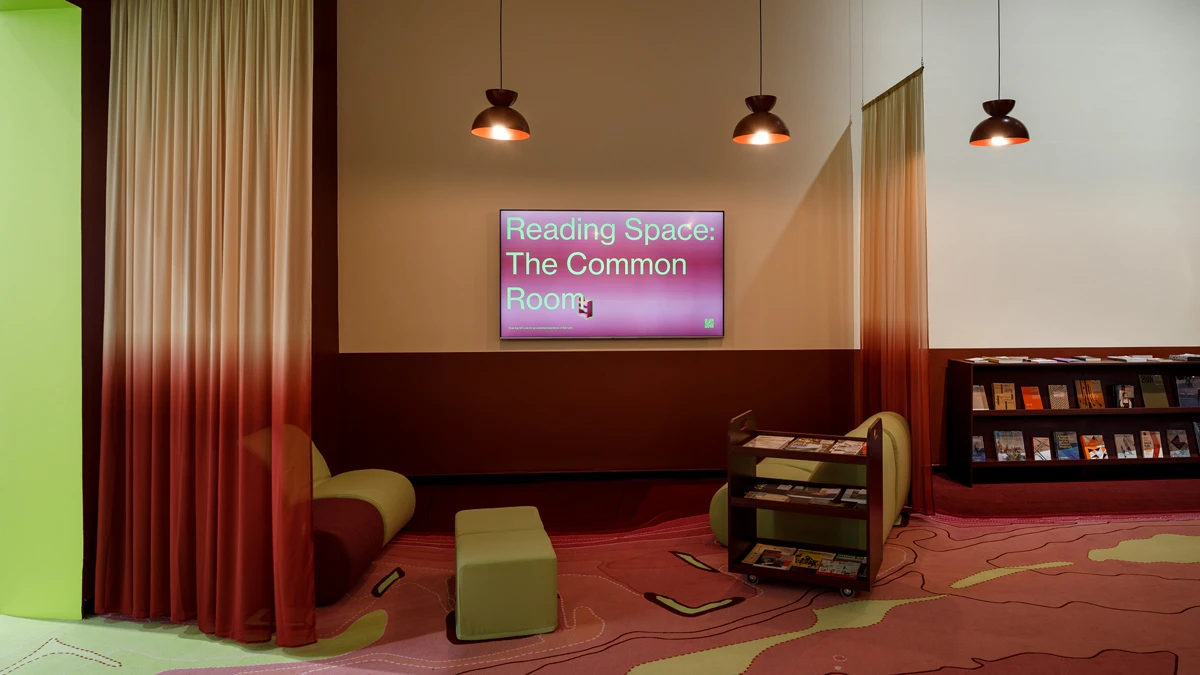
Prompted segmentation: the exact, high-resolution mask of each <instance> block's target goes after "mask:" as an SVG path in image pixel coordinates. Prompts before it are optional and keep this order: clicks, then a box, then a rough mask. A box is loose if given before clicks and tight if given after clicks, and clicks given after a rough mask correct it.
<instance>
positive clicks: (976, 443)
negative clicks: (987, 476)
mask: <svg viewBox="0 0 1200 675" xmlns="http://www.w3.org/2000/svg"><path fill="white" fill-rule="evenodd" d="M971 461H972V462H986V461H987V449H986V448H984V447H983V436H972V437H971Z"/></svg>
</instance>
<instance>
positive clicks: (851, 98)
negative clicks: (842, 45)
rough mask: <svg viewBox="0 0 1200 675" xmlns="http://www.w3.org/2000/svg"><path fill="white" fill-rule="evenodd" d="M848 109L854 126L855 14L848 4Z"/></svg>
mask: <svg viewBox="0 0 1200 675" xmlns="http://www.w3.org/2000/svg"><path fill="white" fill-rule="evenodd" d="M846 107H847V108H849V109H850V124H854V12H853V8H852V7H851V6H850V3H849V2H847V3H846Z"/></svg>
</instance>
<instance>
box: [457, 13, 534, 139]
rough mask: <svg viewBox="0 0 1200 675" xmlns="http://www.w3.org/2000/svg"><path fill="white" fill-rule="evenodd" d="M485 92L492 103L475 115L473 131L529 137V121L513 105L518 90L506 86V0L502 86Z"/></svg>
mask: <svg viewBox="0 0 1200 675" xmlns="http://www.w3.org/2000/svg"><path fill="white" fill-rule="evenodd" d="M484 94H485V95H486V96H487V100H488V103H491V104H492V105H491V107H489V108H487V109H485V110H484V111H483V112H481V113H479V114H478V115H476V116H475V121H474V122H472V123H471V133H473V134H475V135H476V136H479V137H480V138H490V139H492V140H494V141H523V140H525V139H526V138H529V122H526V121H525V118H524V117H523V116H522V115H521V113H519V112H517V111H516V110H513V107H512V104H513V103H516V101H517V92H515V91H513V90H511V89H505V88H504V0H500V88H499V89H488V90H487V91H486V92H484Z"/></svg>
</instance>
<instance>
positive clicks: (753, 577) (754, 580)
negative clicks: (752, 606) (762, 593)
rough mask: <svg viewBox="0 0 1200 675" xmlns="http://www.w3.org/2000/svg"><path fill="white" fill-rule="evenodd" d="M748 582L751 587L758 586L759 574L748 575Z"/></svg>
mask: <svg viewBox="0 0 1200 675" xmlns="http://www.w3.org/2000/svg"><path fill="white" fill-rule="evenodd" d="M746 581H747V582H748V583H749V584H750V585H751V586H757V585H758V575H757V574H747V575H746Z"/></svg>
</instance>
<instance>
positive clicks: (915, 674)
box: [896, 649, 1179, 675]
mask: <svg viewBox="0 0 1200 675" xmlns="http://www.w3.org/2000/svg"><path fill="white" fill-rule="evenodd" d="M1107 652H1115V653H1119V654H1138V655H1140V656H1146V655H1147V654H1170V655H1171V656H1173V657H1175V669H1174V672H1175V673H1178V672H1179V655H1178V654H1176V653H1175V652H1172V651H1165V650H1161V649H1160V650H1157V651H1153V652H1134V651H1130V650H1128V649H1101V650H1100V651H1098V652H1096V653H1095V654H1092V655H1091V656H1068V655H1066V654H1051V653H1050V652H1020V653H1019V654H1010V655H1008V656H1004V657H1001V658H998V659H996V660H994V661H989V660H988V659H983V658H979V657H977V656H973V657H971V660H972V661H974V662H975V664H976V666H977V667H975V668H971V670H979V668H982V667H983V666H984V665H985V664H989V663H1000V662H1001V661H1007V660H1009V659H1014V658H1016V657H1018V656H1051V657H1057V658H1060V659H1071V660H1074V661H1090V660H1092V659H1094V658H1096V657H1098V656H1100V655H1101V654H1104V653H1107ZM947 668H953V669H955V670H961V668H960V667H959V666H942V667H941V668H938V669H937V670H918V671H909V672H906V673H896V675H933V673H940V672H942V671H943V670H945V669H947Z"/></svg>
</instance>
